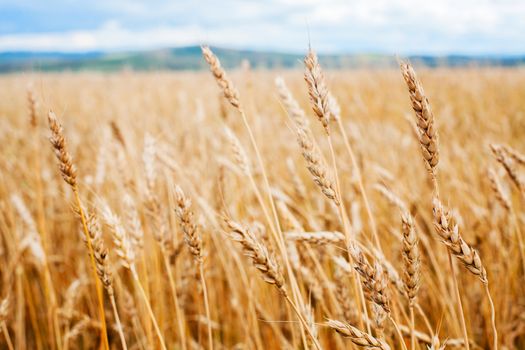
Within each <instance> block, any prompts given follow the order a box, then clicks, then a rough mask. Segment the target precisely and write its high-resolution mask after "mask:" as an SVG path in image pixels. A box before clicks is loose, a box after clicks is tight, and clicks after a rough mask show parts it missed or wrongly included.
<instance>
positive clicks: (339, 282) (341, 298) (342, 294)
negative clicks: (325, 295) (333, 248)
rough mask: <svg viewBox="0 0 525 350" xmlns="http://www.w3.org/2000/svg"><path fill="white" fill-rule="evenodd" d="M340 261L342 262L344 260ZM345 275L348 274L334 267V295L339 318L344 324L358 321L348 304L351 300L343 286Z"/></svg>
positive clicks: (354, 309)
mask: <svg viewBox="0 0 525 350" xmlns="http://www.w3.org/2000/svg"><path fill="white" fill-rule="evenodd" d="M341 259H343V260H344V258H341ZM344 262H345V263H346V260H344ZM343 271H344V273H343ZM345 273H348V271H345V270H343V269H342V268H340V267H336V269H335V272H334V281H335V283H334V284H335V286H334V292H335V293H334V294H335V298H336V300H337V303H338V304H339V307H340V309H341V317H342V318H343V320H344V321H345V322H354V321H355V320H357V319H358V315H357V312H356V308H355V306H353V305H351V304H350V302H351V300H352V299H351V297H350V294H349V293H348V288H347V286H346V285H345Z"/></svg>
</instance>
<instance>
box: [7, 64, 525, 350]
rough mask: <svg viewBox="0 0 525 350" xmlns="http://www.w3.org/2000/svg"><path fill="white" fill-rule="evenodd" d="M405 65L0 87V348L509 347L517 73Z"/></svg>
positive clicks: (522, 123) (518, 140)
mask: <svg viewBox="0 0 525 350" xmlns="http://www.w3.org/2000/svg"><path fill="white" fill-rule="evenodd" d="M313 68H314V69H313V70H312V71H311V72H310V73H313V74H312V75H313V80H314V81H315V82H316V83H319V82H321V83H322V76H321V75H319V74H318V73H319V72H318V71H317V70H316V67H315V66H314V67H313ZM215 69H217V67H215ZM416 71H417V73H418V77H419V79H420V80H421V83H422V86H423V87H424V90H425V95H426V97H427V98H428V100H429V103H430V105H431V106H432V111H433V115H428V114H427V112H423V117H425V118H426V119H425V121H426V122H430V124H431V125H433V126H431V128H429V127H428V125H422V124H421V123H420V124H419V126H416V121H417V120H419V121H420V122H421V119H420V118H419V117H418V115H417V113H416V114H415V113H414V110H413V109H412V103H411V99H410V96H409V91H408V90H407V84H406V83H405V81H404V79H403V75H402V73H401V71H400V70H395V69H385V70H366V71H365V70H355V71H326V72H324V79H325V81H326V86H327V87H328V90H329V91H330V92H331V94H332V95H333V97H335V99H336V100H337V101H338V104H339V105H340V109H341V110H340V113H337V111H336V110H334V107H333V105H332V104H329V105H326V104H324V102H323V99H324V98H326V96H323V93H324V92H323V89H317V90H316V87H319V86H322V84H321V85H316V86H313V91H310V92H311V93H313V95H314V101H318V102H319V101H321V103H320V105H318V107H319V106H320V107H321V108H320V109H321V111H318V112H321V113H314V111H313V110H312V107H311V105H312V103H311V101H310V98H309V91H308V86H307V82H305V79H304V77H303V72H302V71H282V72H278V71H258V70H248V69H239V70H232V71H231V72H228V73H230V75H229V77H230V78H231V81H229V80H228V79H224V77H221V76H219V77H218V80H219V83H221V84H223V88H225V89H226V90H228V89H229V88H233V89H236V90H238V92H239V95H238V96H239V99H238V101H239V104H238V108H236V107H237V106H232V105H231V104H230V103H229V102H231V101H232V95H231V94H230V95H229V97H230V98H229V100H230V101H228V98H225V97H224V96H223V94H222V92H223V91H222V88H221V87H218V86H217V84H216V82H215V79H214V77H213V75H212V74H211V73H210V72H194V73H192V72H180V73H174V72H152V73H134V72H122V73H111V74H102V73H60V74H37V73H33V74H16V75H5V76H1V77H0V96H1V97H0V140H1V144H2V151H1V154H0V172H1V173H0V174H1V179H2V181H0V231H1V241H0V266H1V269H0V274H1V279H0V280H1V289H0V302H1V306H0V313H1V314H0V322H1V324H0V326H1V327H0V329H1V334H0V347H1V348H6V349H59V350H62V349H96V348H100V349H105V348H111V349H121V348H127V349H161V348H163V347H165V348H167V349H200V348H203V349H211V348H214V349H281V348H282V349H303V348H311V349H319V348H322V349H344V348H350V349H360V348H377V349H388V348H391V349H404V348H406V349H418V350H419V349H421V350H423V349H428V348H430V349H435V350H437V349H443V348H446V349H455V348H459V349H465V348H470V349H494V348H500V349H520V348H523V347H525V288H524V285H525V283H524V282H525V271H524V270H523V267H524V266H525V262H524V261H523V253H524V251H523V245H522V246H521V247H520V241H521V240H522V231H524V230H525V215H524V209H525V207H524V201H523V199H524V198H525V185H523V184H525V182H523V183H522V181H525V180H522V176H523V173H524V172H525V168H524V167H523V165H524V159H523V158H520V157H521V152H524V153H525V141H524V137H523V136H524V135H525V134H524V130H525V70H523V69H520V68H513V69H502V68H463V69H444V68H440V69H434V70H429V69H424V68H419V67H416ZM216 72H217V71H216ZM277 76H281V77H282V78H283V79H284V81H285V82H286V85H287V86H288V88H289V90H290V91H291V94H292V95H293V97H294V98H295V99H296V100H297V101H298V103H299V105H300V107H301V108H302V110H303V111H304V118H303V119H301V118H302V117H301V114H300V112H298V110H295V112H296V113H298V114H296V115H295V116H294V115H293V114H294V113H293V111H290V108H289V107H290V106H289V105H287V103H286V101H283V100H282V99H281V98H280V93H279V92H280V91H279V88H278V87H277V86H276V84H275V78H276V77H277ZM228 84H233V85H228ZM310 88H312V86H310ZM416 90H417V87H416ZM417 91H419V90H417ZM230 93H231V91H230ZM281 93H282V86H281ZM316 93H318V94H320V96H315V94H316ZM227 94H228V91H227ZM233 95H234V96H233V97H234V98H233V99H234V100H235V97H236V95H235V93H234V94H233ZM425 95H422V96H421V95H420V94H419V92H417V93H416V95H413V97H414V98H416V99H418V98H419V99H421V98H423V100H424V96H425ZM28 96H29V97H28ZM31 96H32V98H31ZM316 98H319V99H318V100H315V99H316ZM236 101H237V100H235V101H234V102H236ZM288 102H290V101H288ZM234 104H235V103H234ZM33 108H34V109H33ZM50 110H52V111H53V112H54V115H56V119H55V118H54V117H53V114H51V119H50V120H49V122H48V113H49V111H50ZM241 111H242V112H241ZM323 113H324V115H323ZM320 115H321V116H320ZM244 118H245V119H244ZM323 118H325V119H323ZM418 118H419V119H418ZM318 119H320V120H321V121H323V120H324V121H325V122H326V123H327V129H328V130H329V135H327V133H326V131H325V130H326V129H325V128H323V126H322V123H321V122H320V121H319V120H318ZM301 120H302V122H303V124H301ZM56 123H61V124H62V126H63V131H61V130H60V128H59V127H58V124H56ZM49 124H51V128H52V130H50V127H49ZM53 127H54V129H53ZM227 129H229V131H227ZM297 129H301V130H302V131H299V136H300V137H299V138H300V139H301V138H302V142H299V143H298V140H297V139H298V131H297ZM342 131H344V132H342ZM425 133H426V134H425ZM428 136H430V139H431V140H430V142H431V144H432V146H431V147H430V148H428V142H427V141H428V140H427V139H426V138H427V137H428ZM50 137H52V138H53V141H54V145H52V144H51V143H50V142H49V138H50ZM62 137H63V138H64V139H65V142H66V144H63V143H62V139H61V138H62ZM345 141H346V142H345ZM434 141H435V142H434ZM491 144H493V145H495V147H494V150H495V151H494V152H493V151H492V150H491V148H490V145H491ZM421 145H423V146H421ZM53 147H55V150H56V153H57V155H58V158H59V159H58V162H59V163H60V166H61V168H59V167H58V166H57V159H56V158H57V155H56V154H54V149H53ZM425 147H427V148H428V149H430V150H431V151H432V149H434V148H436V149H435V150H434V151H435V152H438V150H439V163H438V164H434V165H435V166H434V167H433V168H432V169H427V167H426V166H425V162H424V161H423V156H422V154H425V153H424V152H426V151H428V149H427V148H425ZM332 150H333V153H332ZM421 150H423V151H424V152H423V153H422V152H421ZM431 153H432V152H431ZM495 154H496V155H498V156H499V161H498V159H497V158H498V157H495ZM69 156H70V157H71V158H69ZM436 156H437V153H436ZM305 157H306V159H305ZM436 159H437V158H436ZM69 165H72V166H74V167H75V168H76V171H73V170H72V168H68V166H69ZM308 168H309V169H308ZM489 169H492V172H489ZM61 173H62V175H65V176H66V177H67V176H70V177H69V178H68V179H69V183H67V182H66V181H64V179H63V178H62V177H61ZM432 174H435V176H436V180H435V181H432ZM71 177H73V179H71ZM314 179H316V181H317V182H314V181H313V180H314ZM494 179H495V180H496V182H493V181H491V180H494ZM436 184H437V186H436ZM77 195H78V196H77ZM437 196H439V197H438V199H436V198H434V199H433V197H437ZM447 208H448V209H450V211H447ZM447 235H448V236H447ZM106 253H107V255H106ZM449 253H451V254H450V255H449ZM473 257H474V258H473ZM472 259H474V260H472ZM254 265H255V266H254ZM458 297H459V300H458ZM491 299H492V300H493V303H494V313H493V312H492V311H491V303H490V300H491ZM460 301H461V303H460ZM493 314H494V317H495V319H494V321H495V326H496V329H497V334H498V339H497V341H495V332H494V329H493V324H492V321H491V317H492V316H493ZM463 319H464V324H463V322H462V320H463ZM336 330H337V331H336ZM106 334H107V342H106V340H105V339H106ZM465 335H466V336H467V337H468V339H469V344H468V346H466V344H465V342H464V339H465ZM210 338H211V339H212V340H211V342H210Z"/></svg>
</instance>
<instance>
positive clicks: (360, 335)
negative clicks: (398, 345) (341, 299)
mask: <svg viewBox="0 0 525 350" xmlns="http://www.w3.org/2000/svg"><path fill="white" fill-rule="evenodd" d="M326 325H327V326H328V327H330V328H332V329H333V330H335V331H336V332H337V333H339V334H341V335H342V336H343V337H345V338H350V340H351V341H352V343H354V344H356V345H358V346H360V347H363V348H365V349H380V350H390V346H389V345H388V344H387V343H385V342H384V341H382V340H380V339H377V338H376V337H374V336H373V335H371V334H368V333H366V332H363V331H361V330H359V329H357V328H356V327H354V326H352V325H349V324H348V323H345V322H341V321H337V320H328V322H327V324H326Z"/></svg>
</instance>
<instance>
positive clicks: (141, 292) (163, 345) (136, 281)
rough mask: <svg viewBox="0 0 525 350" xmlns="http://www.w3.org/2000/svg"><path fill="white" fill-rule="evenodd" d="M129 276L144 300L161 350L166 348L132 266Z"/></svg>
mask: <svg viewBox="0 0 525 350" xmlns="http://www.w3.org/2000/svg"><path fill="white" fill-rule="evenodd" d="M131 276H132V277H133V280H134V281H135V285H136V286H137V288H138V290H139V292H140V295H141V297H142V299H143V300H144V305H146V309H147V310H148V314H149V317H150V319H151V322H153V327H154V328H155V332H156V333H157V337H158V338H159V342H160V346H161V348H162V350H167V348H166V343H165V342H164V337H163V336H162V332H161V331H160V328H159V325H158V323H157V319H156V318H155V314H153V310H152V309H151V305H150V303H149V300H148V296H147V295H146V292H145V291H144V288H143V287H142V283H140V279H139V276H138V275H137V272H136V271H135V269H134V268H131Z"/></svg>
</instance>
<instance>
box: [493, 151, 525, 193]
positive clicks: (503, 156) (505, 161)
mask: <svg viewBox="0 0 525 350" xmlns="http://www.w3.org/2000/svg"><path fill="white" fill-rule="evenodd" d="M490 148H491V150H492V153H493V154H494V157H496V160H497V161H498V162H499V163H500V164H501V165H502V166H503V168H504V169H505V171H506V172H507V174H508V175H509V177H510V179H511V180H512V182H513V183H514V185H516V187H517V188H518V190H519V191H520V192H521V193H524V192H525V183H524V182H523V180H522V179H521V176H520V174H519V173H518V170H517V169H516V166H515V163H514V161H513V160H512V159H513V158H511V157H510V156H509V155H508V154H507V153H506V152H505V150H504V148H503V147H502V146H501V145H495V144H491V145H490Z"/></svg>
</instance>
